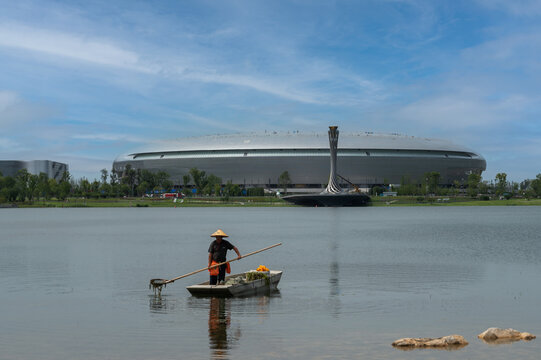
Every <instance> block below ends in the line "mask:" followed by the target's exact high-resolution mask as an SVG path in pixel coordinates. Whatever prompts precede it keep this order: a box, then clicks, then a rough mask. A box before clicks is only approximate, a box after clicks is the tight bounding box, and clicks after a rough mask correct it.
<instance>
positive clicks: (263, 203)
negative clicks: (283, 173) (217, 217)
mask: <svg viewBox="0 0 541 360" xmlns="http://www.w3.org/2000/svg"><path fill="white" fill-rule="evenodd" d="M371 199H372V203H371V204H370V205H369V206H373V207H406V206H415V207H417V206H541V199H530V200H527V199H509V200H477V199H469V198H425V199H423V200H422V201H419V197H411V196H396V197H386V198H382V197H376V196H372V197H371ZM108 207H109V208H111V207H113V208H125V207H149V208H155V207H160V208H163V207H171V208H176V207H179V208H182V207H302V206H298V205H292V204H290V203H288V202H286V201H284V200H282V199H279V198H274V197H238V198H230V199H229V200H227V201H225V200H223V199H221V198H214V197H208V198H184V199H179V200H177V202H174V201H173V200H171V199H148V198H144V199H141V198H114V199H85V198H68V199H67V200H39V201H33V202H31V203H30V202H25V203H5V204H0V209H5V208H8V209H12V208H108Z"/></svg>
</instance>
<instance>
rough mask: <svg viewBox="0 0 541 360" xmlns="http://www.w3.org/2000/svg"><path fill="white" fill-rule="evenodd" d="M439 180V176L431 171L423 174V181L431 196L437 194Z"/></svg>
mask: <svg viewBox="0 0 541 360" xmlns="http://www.w3.org/2000/svg"><path fill="white" fill-rule="evenodd" d="M440 178H441V175H440V173H439V172H437V171H431V172H428V173H425V179H426V184H425V185H426V188H427V191H428V192H429V193H431V194H436V193H438V189H439V184H440Z"/></svg>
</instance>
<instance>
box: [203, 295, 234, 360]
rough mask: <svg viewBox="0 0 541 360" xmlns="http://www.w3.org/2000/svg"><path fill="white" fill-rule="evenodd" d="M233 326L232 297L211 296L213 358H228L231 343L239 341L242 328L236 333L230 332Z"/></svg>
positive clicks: (210, 318) (211, 355) (210, 315)
mask: <svg viewBox="0 0 541 360" xmlns="http://www.w3.org/2000/svg"><path fill="white" fill-rule="evenodd" d="M230 326H231V299H225V298H211V299H210V307H209V321H208V327H209V348H210V349H211V354H210V358H211V359H227V358H228V357H227V355H228V350H229V349H230V347H231V345H232V344H231V343H232V342H234V341H238V339H239V337H240V329H239V330H238V331H237V332H236V334H235V335H231V334H229V336H228V333H227V331H228V329H229V327H230Z"/></svg>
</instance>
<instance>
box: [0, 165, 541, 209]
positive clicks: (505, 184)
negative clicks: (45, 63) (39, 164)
mask: <svg viewBox="0 0 541 360" xmlns="http://www.w3.org/2000/svg"><path fill="white" fill-rule="evenodd" d="M120 175H121V176H120ZM440 179H441V175H440V173H439V172H428V173H426V174H425V176H424V181H422V182H412V181H411V180H410V179H409V178H408V177H407V176H404V177H402V180H401V183H400V186H397V187H396V188H391V189H390V190H395V191H396V192H397V194H398V195H413V196H427V195H431V194H433V195H436V196H453V195H454V196H458V195H463V194H466V195H467V196H470V197H472V198H475V197H478V196H485V197H488V196H492V195H495V196H498V197H506V198H510V197H513V196H521V197H525V198H528V199H530V198H538V197H541V174H537V176H536V178H535V179H527V180H524V181H522V182H520V183H517V182H510V181H508V180H507V174H506V173H498V174H496V176H495V178H494V180H492V181H487V180H483V178H482V177H481V175H479V174H473V173H472V174H470V175H469V176H468V178H467V181H466V182H465V183H460V182H458V181H455V182H454V183H453V184H452V185H451V186H440ZM182 183H183V184H182V188H180V187H177V188H176V189H173V182H172V181H171V179H170V175H169V174H168V173H167V172H165V171H157V172H151V171H149V170H145V169H143V170H142V169H134V168H132V167H131V166H130V165H127V166H126V168H125V169H124V171H123V172H122V173H121V174H120V173H118V172H117V171H115V170H114V169H113V170H111V171H107V170H106V169H102V170H101V177H100V179H99V180H93V181H89V180H87V179H86V178H81V179H78V180H74V179H72V176H71V175H70V173H69V172H67V171H66V172H64V173H63V174H62V177H61V178H60V180H58V181H57V180H56V179H49V178H48V177H47V174H45V173H41V174H39V175H34V174H30V173H29V172H28V171H27V170H26V169H23V170H20V171H19V172H18V173H17V174H16V175H15V176H3V175H2V174H1V173H0V203H5V202H25V201H30V202H32V201H35V200H50V199H53V198H55V199H58V200H64V199H66V198H67V197H87V198H117V197H124V196H144V195H147V194H156V193H158V194H159V193H163V192H171V191H174V192H180V193H182V194H183V195H184V196H194V195H197V196H200V195H206V196H219V197H222V198H224V199H227V198H229V197H233V196H241V195H248V196H263V195H264V189H263V188H249V189H242V188H241V187H240V186H239V185H237V184H232V183H231V181H228V182H227V183H226V184H225V185H223V183H222V179H221V178H220V177H218V176H216V175H214V174H207V173H206V172H205V171H203V170H199V169H197V168H192V169H190V170H189V173H188V174H185V175H184V176H183V177H182ZM290 184H291V179H290V176H289V173H288V172H287V171H284V172H283V173H282V174H281V175H280V177H279V186H280V187H282V188H283V189H284V192H285V190H286V189H287V187H288V186H289V185H290ZM386 190H388V187H382V186H375V187H373V188H372V194H374V195H380V194H381V193H382V192H384V191H386Z"/></svg>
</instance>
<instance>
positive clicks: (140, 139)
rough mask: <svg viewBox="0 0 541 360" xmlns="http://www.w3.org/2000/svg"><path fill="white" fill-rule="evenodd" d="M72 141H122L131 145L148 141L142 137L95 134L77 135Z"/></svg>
mask: <svg viewBox="0 0 541 360" xmlns="http://www.w3.org/2000/svg"><path fill="white" fill-rule="evenodd" d="M72 139H76V140H95V141H123V142H133V143H143V142H145V141H148V139H145V138H143V137H138V136H131V135H127V134H113V133H96V134H77V135H73V136H72Z"/></svg>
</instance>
